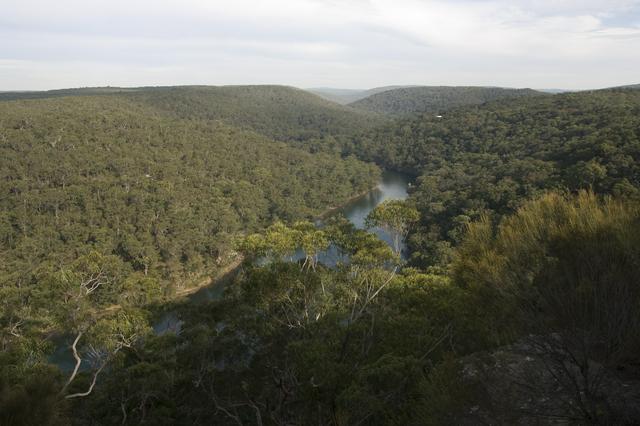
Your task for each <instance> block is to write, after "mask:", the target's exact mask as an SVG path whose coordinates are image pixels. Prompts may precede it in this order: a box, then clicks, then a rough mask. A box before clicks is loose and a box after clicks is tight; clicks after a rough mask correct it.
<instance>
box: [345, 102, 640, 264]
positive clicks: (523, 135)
mask: <svg viewBox="0 0 640 426" xmlns="http://www.w3.org/2000/svg"><path fill="white" fill-rule="evenodd" d="M351 149H352V150H353V152H359V153H367V155H369V157H368V158H369V159H371V160H375V161H377V162H379V163H380V164H385V165H386V166H387V167H390V168H393V169H397V170H401V171H405V172H409V173H413V174H414V175H417V176H420V178H419V179H418V185H417V187H416V189H415V192H414V199H415V200H416V202H417V203H418V205H419V207H420V210H421V213H422V227H423V228H422V229H421V230H420V231H419V232H417V233H416V236H415V239H414V243H415V246H414V247H418V246H420V247H421V248H422V249H421V250H418V251H419V252H421V253H422V254H424V253H426V252H428V251H429V250H436V249H438V250H439V249H442V248H443V247H445V246H443V245H442V244H437V241H440V242H443V241H446V242H448V243H455V241H456V239H457V238H459V236H460V235H461V232H462V230H463V229H464V226H465V224H466V223H467V222H468V221H470V220H474V219H477V218H479V217H480V216H481V215H483V214H490V215H494V216H495V217H496V218H497V217H499V216H500V215H502V214H505V213H510V212H513V211H514V210H515V209H516V207H518V206H519V205H520V204H521V203H522V202H523V201H524V200H526V199H529V198H531V197H533V196H536V195H538V194H540V193H541V192H543V191H545V190H551V189H556V188H562V189H569V190H571V191H575V190H577V189H588V188H591V189H593V190H594V191H596V192H598V193H604V194H616V195H621V196H627V197H636V198H637V197H638V196H640V91H637V90H622V89H614V90H603V91H593V92H580V93H568V94H560V95H554V96H535V97H524V98H519V99H509V100H501V101H496V102H492V103H488V104H485V105H481V106H474V107H465V108H460V109H455V110H452V111H449V112H448V113H446V114H444V116H443V117H442V118H437V117H435V116H434V115H433V114H424V115H422V116H420V117H418V118H412V119H406V120H400V121H398V122H395V123H393V124H392V125H388V126H385V127H382V128H380V129H378V130H377V131H375V132H373V133H371V134H369V135H368V136H367V137H363V138H360V139H358V140H356V142H355V145H354V146H353V147H352V148H351ZM427 246H429V247H430V249H427ZM430 261H433V259H431V260H430Z"/></svg>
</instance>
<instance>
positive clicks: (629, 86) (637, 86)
mask: <svg viewBox="0 0 640 426" xmlns="http://www.w3.org/2000/svg"><path fill="white" fill-rule="evenodd" d="M616 89H640V84H629V85H627V86H620V87H616Z"/></svg>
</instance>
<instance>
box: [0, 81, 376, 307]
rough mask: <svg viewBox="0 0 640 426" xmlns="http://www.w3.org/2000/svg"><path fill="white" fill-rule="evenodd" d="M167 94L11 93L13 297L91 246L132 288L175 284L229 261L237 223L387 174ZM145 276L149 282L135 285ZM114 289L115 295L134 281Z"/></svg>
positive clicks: (304, 209) (9, 271)
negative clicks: (174, 102) (174, 101)
mask: <svg viewBox="0 0 640 426" xmlns="http://www.w3.org/2000/svg"><path fill="white" fill-rule="evenodd" d="M178 92H181V91H178ZM162 93H163V92H162ZM163 96H164V95H163ZM166 96H167V97H168V96H169V95H168V94H167V95H166ZM162 99H164V98H162V97H158V98H156V97H154V96H152V95H143V96H141V97H136V98H135V99H132V98H130V97H127V96H119V95H118V96H115V95H114V96H79V97H63V98H55V99H42V100H26V101H5V102H0V117H1V118H0V171H1V172H0V193H1V194H2V197H0V259H2V262H1V265H0V277H1V278H0V291H1V292H2V299H3V301H10V300H13V299H12V297H13V296H16V295H17V296H16V297H18V299H19V300H23V298H24V297H27V296H26V295H27V294H29V292H31V291H42V289H43V287H42V286H43V285H44V286H45V287H46V285H45V284H42V279H39V278H35V276H36V275H38V274H40V275H38V276H40V277H42V276H43V275H42V274H45V275H46V274H47V273H48V272H46V271H49V272H52V273H53V272H54V271H56V270H59V268H63V269H64V268H66V267H69V265H71V264H73V263H74V262H77V259H79V258H82V257H83V256H85V255H87V254H89V253H91V252H97V253H100V254H101V255H103V256H106V257H107V258H108V259H112V260H113V262H115V263H116V264H117V265H119V266H118V268H119V270H120V273H121V275H122V280H119V284H118V285H121V286H127V285H129V286H131V289H130V290H131V293H132V294H131V297H147V296H149V295H151V294H153V292H154V291H158V292H160V293H161V294H162V293H165V292H170V288H169V287H167V286H175V285H176V284H178V285H179V284H180V283H182V282H183V281H184V280H187V279H191V278H194V277H197V276H199V275H201V274H203V273H205V272H207V271H210V270H211V269H212V268H215V267H216V266H217V265H218V264H219V263H220V261H221V259H224V257H225V255H227V254H228V253H229V252H230V250H231V249H232V243H233V241H232V240H233V238H234V236H235V235H237V234H239V233H242V232H246V231H249V230H255V229H259V228H261V227H263V226H265V225H267V224H269V223H271V222H273V221H275V220H278V219H281V220H286V221H292V220H296V219H300V218H310V217H313V216H314V215H316V214H318V213H320V212H321V211H323V210H325V209H326V208H328V207H330V206H335V205H337V204H339V203H341V202H344V201H345V200H346V199H348V198H349V197H351V196H353V195H354V194H356V193H360V192H362V191H363V190H366V189H368V188H370V187H371V186H373V185H374V184H375V183H376V182H377V179H378V176H379V175H378V171H377V169H376V168H375V166H372V165H368V164H365V163H362V162H360V161H358V160H356V159H354V158H352V157H351V158H346V159H342V158H340V157H339V156H334V155H329V154H315V155H314V154H310V153H308V152H307V151H303V150H300V149H296V148H293V147H291V146H289V145H287V144H285V143H283V142H278V141H274V140H272V139H269V138H267V137H265V136H263V135H260V134H258V133H256V132H251V131H247V130H241V129H238V128H236V127H232V126H230V125H229V124H227V123H224V122H222V121H216V120H203V119H199V118H197V117H189V118H180V117H178V116H179V115H180V114H178V113H176V114H173V113H171V112H170V113H165V112H163V111H162V108H160V106H162V102H161V100H162ZM152 101H153V102H154V103H155V104H158V106H157V107H152V106H150V105H149V104H150V103H152ZM167 102H168V101H167ZM232 103H233V102H232ZM180 105H182V104H180ZM319 105H321V104H320V103H319ZM184 107H185V108H186V104H185V105H184ZM167 108H169V107H168V106H167ZM179 111H180V109H179V108H178V112H179ZM265 114H266V113H265ZM184 115H186V114H184ZM264 117H266V115H265V116H264ZM308 117H309V119H311V117H312V115H309V116H308ZM265 120H266V118H265ZM289 124H290V123H284V124H282V126H283V127H286V126H288V125H289ZM305 124H307V123H302V124H300V123H299V122H295V124H292V126H294V127H295V126H301V127H304V125H305ZM278 125H280V123H279V122H274V126H278ZM309 125H312V126H313V125H314V124H313V123H311V124H309ZM301 127H297V128H298V129H299V128H301ZM139 274H142V275H139ZM142 279H143V280H145V282H146V283H147V284H145V286H146V289H145V290H144V294H135V295H134V294H133V293H136V290H135V288H137V287H136V286H137V285H138V284H135V282H138V281H136V280H142ZM26 283H28V284H29V285H25V284H26ZM126 283H129V284H126ZM25 292H26V293H25ZM113 292H114V293H112V294H111V295H110V296H108V297H107V299H110V300H112V301H115V300H117V297H116V295H117V294H118V293H120V294H126V293H127V291H125V289H123V288H118V289H113ZM114 297H115V299H113V298H114Z"/></svg>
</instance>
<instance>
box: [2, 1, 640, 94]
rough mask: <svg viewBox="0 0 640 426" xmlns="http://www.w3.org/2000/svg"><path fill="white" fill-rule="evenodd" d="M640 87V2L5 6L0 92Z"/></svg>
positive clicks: (74, 3) (39, 3) (41, 3)
mask: <svg viewBox="0 0 640 426" xmlns="http://www.w3.org/2000/svg"><path fill="white" fill-rule="evenodd" d="M264 83H269V84H287V85H293V86H298V87H320V86H324V87H339V88H370V87H376V86H384V85H391V84H419V85H493V86H510V87H533V88H566V89H583V88H599V87H607V86H614V85H622V84H630V83H640V0H539V1H537V0H447V1H444V0H433V1H432V0H420V1H419V0H348V1H347V0H264V1H260V0H227V1H219V0H180V1H169V0H166V1H165V0H126V1H125V0H105V1H103V0H55V1H54V0H46V1H43V0H0V90H25V89H54V88H64V87H81V86H107V85H110V86H141V85H178V84H213V85H221V84H264Z"/></svg>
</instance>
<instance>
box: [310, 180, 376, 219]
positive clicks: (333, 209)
mask: <svg viewBox="0 0 640 426" xmlns="http://www.w3.org/2000/svg"><path fill="white" fill-rule="evenodd" d="M376 189H380V183H378V184H376V185H375V186H372V187H371V188H369V189H367V190H365V191H362V192H360V193H358V194H356V195H354V196H353V197H350V198H348V199H347V200H345V201H344V202H343V203H341V204H339V205H337V206H335V207H329V208H328V209H326V210H325V211H323V212H322V213H320V215H318V216H317V217H316V220H322V219H326V218H327V217H329V216H331V214H333V213H335V212H336V210H340V209H343V208H345V207H346V206H348V205H349V204H351V203H353V202H354V201H358V200H359V199H360V198H362V197H366V196H367V195H369V194H370V193H371V192H372V191H374V190H376Z"/></svg>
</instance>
